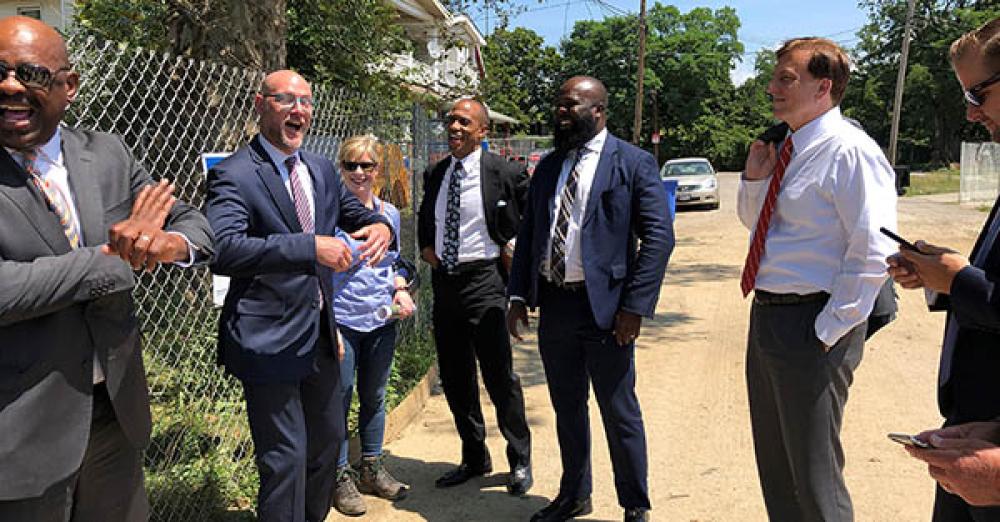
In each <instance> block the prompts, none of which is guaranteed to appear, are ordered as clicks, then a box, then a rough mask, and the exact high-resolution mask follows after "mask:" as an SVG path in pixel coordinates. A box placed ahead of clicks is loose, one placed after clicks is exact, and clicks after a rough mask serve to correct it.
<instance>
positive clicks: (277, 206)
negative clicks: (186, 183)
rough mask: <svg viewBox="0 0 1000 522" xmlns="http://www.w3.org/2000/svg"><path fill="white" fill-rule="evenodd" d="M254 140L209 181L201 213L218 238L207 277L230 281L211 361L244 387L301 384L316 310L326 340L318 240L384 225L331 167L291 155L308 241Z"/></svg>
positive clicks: (325, 282) (326, 278)
mask: <svg viewBox="0 0 1000 522" xmlns="http://www.w3.org/2000/svg"><path fill="white" fill-rule="evenodd" d="M260 139H261V138H260V136H257V137H255V138H254V139H253V141H252V142H251V143H250V145H248V146H246V147H243V148H241V149H240V150H238V151H236V152H235V153H234V154H233V155H232V156H230V157H229V158H227V159H226V160H224V161H222V162H220V163H219V164H218V165H216V166H215V167H214V168H212V170H211V171H210V172H209V174H208V195H207V199H206V203H205V205H206V207H205V215H206V216H207V217H208V221H209V222H210V223H211V224H212V228H213V230H214V231H215V237H216V241H217V243H216V245H217V247H216V256H215V259H214V260H213V261H212V271H213V272H215V273H216V274H220V275H226V276H230V277H231V278H232V280H231V281H230V284H229V292H228V293H227V294H226V300H225V303H224V304H223V306H222V314H221V316H220V317H219V340H218V348H219V361H220V362H221V363H222V364H224V365H225V367H226V370H228V371H229V372H230V373H231V374H233V375H234V376H236V377H237V378H239V379H241V380H243V381H246V382H287V381H295V380H299V379H301V378H302V377H304V376H305V375H307V374H308V373H309V372H311V371H312V366H313V360H314V358H315V353H314V349H315V346H316V342H317V340H318V339H319V336H320V330H319V328H320V324H319V318H320V317H321V316H320V307H319V299H318V298H317V295H318V294H317V293H318V292H319V289H320V288H322V294H323V300H324V302H325V304H324V305H323V306H324V307H325V308H326V310H327V311H328V312H329V313H327V314H326V315H327V319H328V320H327V321H326V323H325V324H323V325H322V327H323V328H328V329H329V332H330V334H331V336H332V337H331V338H336V337H335V336H334V334H333V331H334V328H335V318H334V314H333V306H332V302H331V296H332V295H333V291H332V290H333V289H332V286H331V285H332V277H333V271H332V270H331V269H330V268H328V267H326V266H323V265H320V264H319V263H317V261H316V243H315V236H316V235H329V236H332V235H334V229H335V228H336V227H338V226H339V227H340V228H342V229H344V230H347V231H349V232H350V231H354V230H357V229H358V228H360V227H362V226H364V225H367V224H371V223H376V222H384V223H386V224H388V222H387V221H386V219H385V218H384V217H382V216H380V215H378V214H377V213H375V212H372V211H371V210H369V209H368V208H366V207H365V206H364V205H363V204H361V202H360V201H359V200H358V199H357V198H356V197H355V196H354V194H352V193H351V192H350V191H348V190H347V189H346V188H345V187H344V185H343V182H342V181H341V179H340V176H339V175H338V174H337V172H336V170H335V169H334V167H333V164H332V163H331V162H330V160H328V159H326V158H324V157H322V156H318V155H315V154H310V153H308V152H306V151H299V154H300V157H301V159H302V161H303V162H304V163H305V164H306V166H307V167H308V168H309V174H310V175H311V179H312V183H313V194H314V198H315V212H314V213H315V216H314V221H315V229H316V232H315V234H311V233H310V234H307V233H304V232H302V227H301V226H300V225H299V220H298V217H297V216H296V214H295V205H294V203H293V202H292V198H291V196H289V194H288V191H287V190H286V189H285V185H284V183H283V182H282V179H281V174H280V173H279V171H278V169H277V167H276V166H275V165H274V163H272V161H271V159H270V157H269V156H268V154H267V152H266V151H265V150H264V148H263V146H262V145H261V144H260Z"/></svg>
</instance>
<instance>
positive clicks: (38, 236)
mask: <svg viewBox="0 0 1000 522" xmlns="http://www.w3.org/2000/svg"><path fill="white" fill-rule="evenodd" d="M78 85H79V76H78V75H77V73H76V72H74V71H73V70H72V66H71V65H70V63H69V60H68V57H67V53H66V47H65V44H64V43H63V40H62V38H61V37H60V36H59V34H58V33H56V32H55V30H53V29H52V28H50V27H48V26H46V25H44V24H43V23H41V22H39V21H37V20H34V19H31V18H24V17H10V18H3V19H0V145H3V147H4V148H3V149H0V223H3V226H2V227H0V345H2V349H0V520H3V521H29V520H30V521H49V520H53V521H55V520H59V521H64V520H79V521H91V520H94V521H96V520H100V521H126V520H127V521H134V520H145V519H147V518H148V503H147V500H146V494H145V490H144V488H143V483H142V482H143V481H142V459H141V455H142V448H143V447H144V446H145V445H146V444H147V443H148V441H149V434H150V427H151V423H150V412H149V398H148V392H147V389H146V379H145V375H144V370H143V365H142V354H141V350H140V346H139V336H140V334H139V328H138V326H139V325H138V321H137V319H136V313H135V304H134V303H133V300H132V295H131V290H132V288H133V287H134V286H135V278H134V276H133V273H132V269H133V268H135V269H142V268H145V269H148V270H152V269H153V268H155V267H156V266H157V265H158V264H160V263H176V264H180V265H190V264H193V263H198V262H203V261H205V260H207V258H208V257H210V255H211V244H212V239H211V230H210V228H209V226H208V223H207V222H206V220H205V218H204V217H203V216H202V215H201V214H200V213H199V212H198V211H197V210H195V209H193V208H192V207H190V206H188V205H185V204H183V203H181V202H176V201H175V200H174V198H173V195H172V191H173V188H172V186H171V185H169V184H167V183H163V182H161V183H159V184H153V182H152V180H151V178H150V176H149V174H148V173H147V172H146V170H145V169H143V167H142V166H141V165H139V164H138V163H137V162H136V161H135V159H134V158H133V157H132V155H131V154H130V153H129V151H128V149H127V148H126V147H125V145H124V144H123V143H122V141H121V139H120V138H118V137H117V136H112V135H109V134H102V133H97V132H89V131H80V130H74V129H70V128H67V127H62V126H60V122H61V120H62V118H63V115H64V114H65V112H66V108H67V106H68V105H69V103H70V102H71V101H72V100H73V98H74V97H75V96H76V92H77V87H78Z"/></svg>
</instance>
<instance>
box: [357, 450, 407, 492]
mask: <svg viewBox="0 0 1000 522" xmlns="http://www.w3.org/2000/svg"><path fill="white" fill-rule="evenodd" d="M358 489H359V490H361V492H362V493H365V494H368V495H377V496H379V497H382V498H384V499H388V500H399V499H401V498H403V497H405V496H406V493H407V492H408V491H409V490H410V486H408V485H406V484H403V483H402V482H400V481H398V480H396V479H395V478H393V476H392V475H390V474H389V472H388V471H386V469H385V464H383V462H382V457H381V456H378V457H361V478H360V479H359V480H358Z"/></svg>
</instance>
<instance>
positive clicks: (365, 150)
mask: <svg viewBox="0 0 1000 522" xmlns="http://www.w3.org/2000/svg"><path fill="white" fill-rule="evenodd" d="M383 151H384V147H383V146H382V143H380V142H379V140H378V138H376V137H375V136H372V135H371V134H366V135H364V136H351V137H350V138H347V139H346V140H344V142H343V143H341V144H340V150H338V151H337V163H343V162H345V161H351V160H353V159H355V158H360V157H361V156H364V155H365V154H368V157H369V158H371V159H372V161H374V162H375V163H381V159H382V154H383Z"/></svg>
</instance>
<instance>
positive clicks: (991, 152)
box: [959, 142, 1000, 205]
mask: <svg viewBox="0 0 1000 522" xmlns="http://www.w3.org/2000/svg"><path fill="white" fill-rule="evenodd" d="M998 193H1000V144H997V143H992V142H985V143H962V174H961V178H960V179H959V202H960V203H962V204H971V205H991V204H993V201H994V200H996V198H997V194H998Z"/></svg>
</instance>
